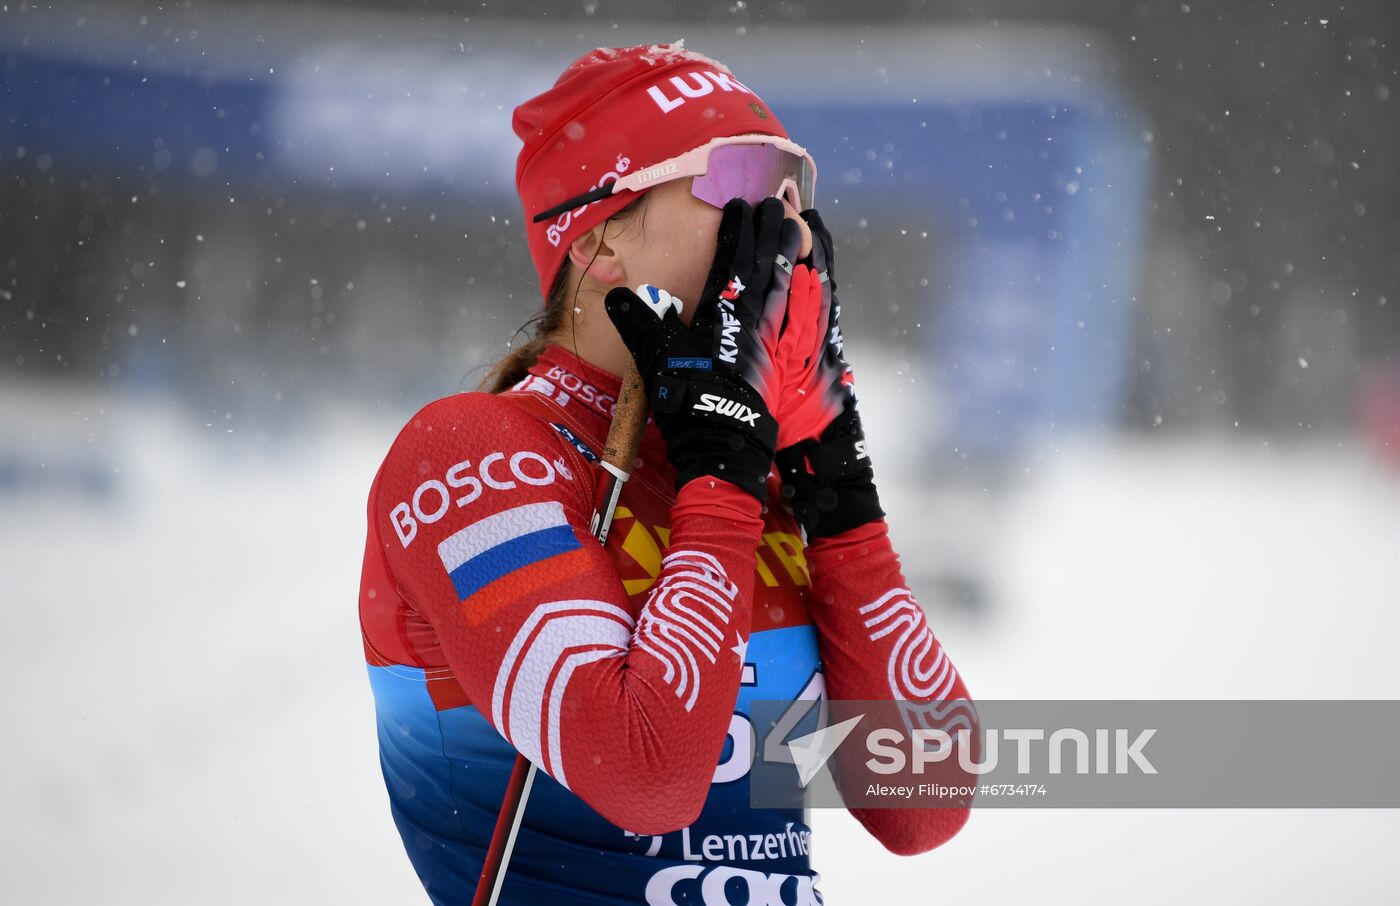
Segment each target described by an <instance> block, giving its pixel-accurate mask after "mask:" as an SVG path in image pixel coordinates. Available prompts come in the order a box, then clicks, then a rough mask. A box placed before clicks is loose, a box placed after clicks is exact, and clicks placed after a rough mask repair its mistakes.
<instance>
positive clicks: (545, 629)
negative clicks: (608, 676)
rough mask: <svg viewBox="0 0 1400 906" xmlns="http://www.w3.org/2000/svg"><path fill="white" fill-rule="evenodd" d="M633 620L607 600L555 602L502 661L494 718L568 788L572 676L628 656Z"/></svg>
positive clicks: (542, 609) (541, 610) (530, 622)
mask: <svg viewBox="0 0 1400 906" xmlns="http://www.w3.org/2000/svg"><path fill="white" fill-rule="evenodd" d="M632 625H633V624H632V616H631V614H629V613H628V612H627V611H625V610H623V609H622V608H620V607H616V606H614V605H612V604H608V603H607V602H605V601H589V600H577V601H551V602H549V603H548V604H541V605H540V606H538V607H536V608H535V610H534V612H533V613H531V614H530V618H529V619H527V620H526V621H525V622H524V624H523V625H521V627H520V630H519V631H518V632H516V634H515V638H514V639H512V640H511V643H510V647H509V648H508V649H506V654H505V657H504V658H502V660H501V667H500V670H499V671H498V672H497V673H496V685H495V688H494V690H493V691H492V695H491V719H492V722H493V723H494V724H495V726H496V729H497V730H499V731H500V732H501V733H502V734H504V735H505V737H506V739H508V740H510V742H511V744H512V745H514V746H515V747H516V749H518V750H519V751H520V753H521V754H522V755H524V756H525V757H526V758H528V759H529V760H530V761H532V762H534V763H535V764H536V765H537V766H538V767H540V768H542V769H543V770H544V771H545V772H546V773H548V774H549V775H550V776H551V777H553V778H554V779H555V780H557V781H559V783H560V785H562V786H564V787H566V788H567V787H568V785H569V784H568V781H567V780H566V779H565V773H564V760H563V752H562V750H561V745H560V726H559V724H560V715H561V714H562V712H563V701H564V692H565V690H566V689H567V688H568V685H569V679H570V677H572V676H573V672H574V670H576V669H577V668H579V667H580V666H582V665H584V664H589V663H592V662H593V661H598V660H602V659H604V658H610V657H625V656H626V655H627V647H628V644H629V643H630V641H631V637H632ZM542 724H543V725H542Z"/></svg>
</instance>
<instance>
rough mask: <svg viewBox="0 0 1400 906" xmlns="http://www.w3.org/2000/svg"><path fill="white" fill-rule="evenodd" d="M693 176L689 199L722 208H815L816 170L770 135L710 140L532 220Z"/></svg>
mask: <svg viewBox="0 0 1400 906" xmlns="http://www.w3.org/2000/svg"><path fill="white" fill-rule="evenodd" d="M687 176H693V177H695V179H694V180H693V181H692V182H691V185H690V194H692V195H694V196H695V197H696V198H698V199H700V200H701V201H703V202H705V203H707V204H711V205H714V206H715V207H717V208H722V207H724V206H725V204H726V203H727V202H728V201H729V199H731V198H742V199H744V200H745V201H747V202H748V203H749V204H751V205H757V204H758V203H759V202H761V201H762V200H763V199H765V198H767V197H769V196H771V195H776V196H778V197H780V198H785V199H787V201H788V202H789V203H790V204H791V205H792V206H793V207H794V208H796V209H797V210H799V211H805V210H807V209H808V208H810V207H812V206H813V205H812V202H813V198H814V195H815V191H816V184H817V165H816V163H815V162H814V161H813V160H812V155H810V154H808V153H807V151H806V149H805V148H803V147H802V146H801V145H799V144H797V143H795V142H790V141H788V140H787V139H785V138H778V137H777V136H767V135H735V136H730V137H728V138H716V139H712V140H710V141H708V142H706V143H705V144H703V145H701V146H700V147H698V148H693V149H691V150H689V151H687V152H685V153H684V154H681V155H679V156H677V157H672V158H669V159H667V160H663V161H661V162H660V163H658V164H652V165H651V166H649V167H643V168H642V169H640V170H637V171H635V172H633V173H628V174H627V175H626V176H621V177H618V178H617V179H614V180H609V181H608V182H606V183H604V184H602V185H601V186H598V188H596V189H593V190H591V191H589V192H585V193H583V194H582V195H578V196H576V197H574V198H570V199H569V200H568V201H565V202H561V203H560V204H557V205H555V206H554V207H552V208H549V209H548V210H545V211H541V212H540V213H538V214H536V215H535V216H534V218H533V221H534V222H535V223H539V222H540V221H541V220H548V219H549V218H551V217H557V216H559V215H560V214H563V213H564V212H565V211H572V210H576V209H582V208H583V207H585V206H586V205H590V204H592V203H593V202H595V201H601V200H602V199H604V198H607V197H608V196H610V195H615V194H617V193H618V192H623V191H632V192H639V191H642V190H643V189H650V188H652V187H654V186H657V185H660V184H661V183H663V182H670V181H671V180H673V179H682V178H684V177H687Z"/></svg>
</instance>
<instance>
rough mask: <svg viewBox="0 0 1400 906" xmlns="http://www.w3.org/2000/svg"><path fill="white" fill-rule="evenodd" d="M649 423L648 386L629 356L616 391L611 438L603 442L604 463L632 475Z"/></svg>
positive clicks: (609, 428) (609, 430) (609, 436)
mask: <svg viewBox="0 0 1400 906" xmlns="http://www.w3.org/2000/svg"><path fill="white" fill-rule="evenodd" d="M646 423H647V391H646V385H645V384H643V383H642V376H641V375H640V374H638V373H637V365H636V363H635V362H633V361H631V359H629V360H628V362H627V370H626V371H624V372H623V374H622V386H621V387H620V388H619V389H618V391H617V406H616V408H615V409H613V417H612V424H611V425H610V426H609V427H608V439H607V441H606V442H604V444H603V462H605V463H607V464H608V465H610V466H612V467H613V468H614V469H616V470H617V471H619V472H621V473H622V474H624V475H630V474H632V466H633V464H634V463H635V462H636V461H637V451H638V450H639V449H641V446H642V429H644V428H645V427H646Z"/></svg>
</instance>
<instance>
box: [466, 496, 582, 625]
mask: <svg viewBox="0 0 1400 906" xmlns="http://www.w3.org/2000/svg"><path fill="white" fill-rule="evenodd" d="M582 548H583V545H581V544H580V543H579V540H578V538H577V536H575V535H574V530H573V527H572V526H571V525H569V520H568V519H567V518H566V517H565V515H564V505H563V504H562V503H560V502H559V501H557V500H548V501H544V502H542V503H527V504H525V505H523V506H517V507H512V508H511V509H508V510H502V511H501V512H499V513H494V514H492V515H490V516H487V517H486V518H484V519H481V520H478V521H477V522H474V523H472V524H471V525H469V526H467V527H466V528H464V529H462V530H461V531H459V532H457V533H456V534H454V535H452V536H451V537H449V538H447V539H446V540H444V541H443V542H442V543H441V544H439V545H438V557H439V558H441V560H442V565H443V567H444V568H445V569H446V570H447V574H448V575H449V576H450V577H451V578H452V587H453V588H454V589H456V591H457V598H458V600H460V601H462V602H465V601H466V600H467V599H468V598H470V597H471V596H472V595H474V594H476V593H477V592H479V591H481V590H482V589H483V588H485V587H486V586H488V585H491V584H492V583H494V582H497V581H499V580H506V581H507V582H508V583H509V584H510V586H511V589H510V592H509V593H508V594H523V593H526V592H528V591H529V590H531V589H534V588H538V587H540V586H542V585H545V584H548V583H549V582H552V581H556V580H558V579H561V578H564V577H565V576H566V575H567V574H568V569H569V568H570V567H571V564H568V563H566V562H564V561H569V560H572V559H573V558H572V557H570V556H568V555H569V554H570V553H572V552H574V551H580V550H582Z"/></svg>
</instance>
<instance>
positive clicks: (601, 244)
mask: <svg viewBox="0 0 1400 906" xmlns="http://www.w3.org/2000/svg"><path fill="white" fill-rule="evenodd" d="M607 225H608V224H607V221H604V222H603V223H600V224H598V225H597V226H595V227H594V228H593V229H591V230H589V231H588V232H587V233H585V234H584V235H582V236H580V237H579V238H577V239H575V240H574V241H573V242H572V243H571V244H570V245H569V260H570V261H572V262H573V263H574V266H575V267H577V268H578V269H579V273H587V274H588V276H590V277H592V278H593V279H594V280H596V281H598V282H599V283H601V284H603V285H604V286H622V285H624V284H625V283H626V282H627V271H626V270H625V269H624V268H623V266H622V256H621V255H620V254H619V253H618V250H617V249H616V248H614V247H612V246H610V245H608V243H607V240H606V239H605V237H604V233H605V231H606V229H607Z"/></svg>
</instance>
